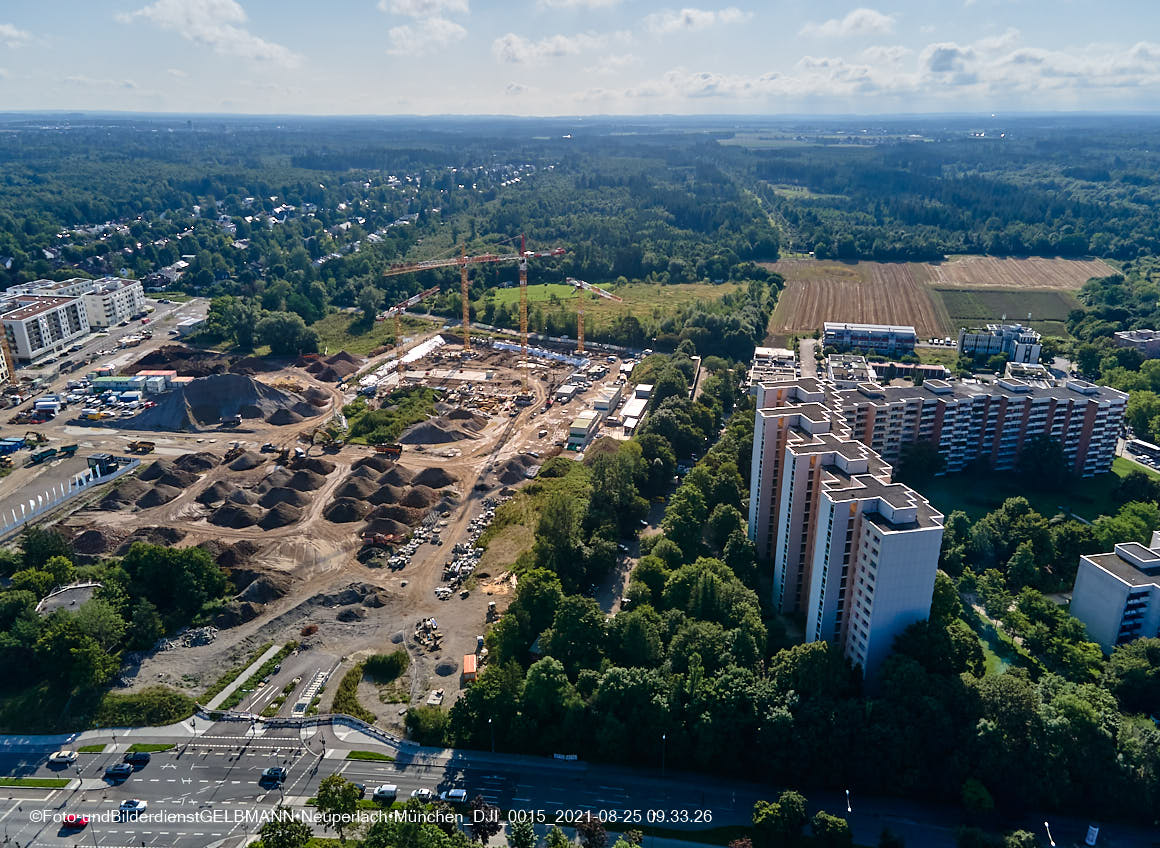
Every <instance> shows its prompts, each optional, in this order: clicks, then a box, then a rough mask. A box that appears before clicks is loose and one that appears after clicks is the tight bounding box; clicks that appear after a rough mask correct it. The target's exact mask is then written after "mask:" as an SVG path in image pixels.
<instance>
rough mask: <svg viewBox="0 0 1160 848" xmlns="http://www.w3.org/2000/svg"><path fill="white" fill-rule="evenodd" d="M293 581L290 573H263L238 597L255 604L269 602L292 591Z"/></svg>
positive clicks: (240, 599)
mask: <svg viewBox="0 0 1160 848" xmlns="http://www.w3.org/2000/svg"><path fill="white" fill-rule="evenodd" d="M231 576H232V575H231ZM291 582H292V581H291V578H290V575H288V574H282V573H280V572H273V573H265V574H261V575H259V576H258V577H257V578H255V579H254V580H253V581H251V582H250V584H249V585H248V586H246V588H245V590H244V591H243V592H241V593H240V594H239V595H238V598H237V599H238V600H239V601H249V602H250V603H253V604H268V603H270V601H276V600H278V598H280V597H282V596H283V595H285V594H286V593H287V592H288V591H290V584H291ZM235 585H236V584H235Z"/></svg>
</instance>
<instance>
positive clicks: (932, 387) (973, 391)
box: [835, 380, 1128, 407]
mask: <svg viewBox="0 0 1160 848" xmlns="http://www.w3.org/2000/svg"><path fill="white" fill-rule="evenodd" d="M1005 382H1008V383H1011V382H1012V381H1010V380H1007V381H1005ZM1069 384H1071V385H1074V386H1075V387H1076V388H1070V387H1069ZM873 389H874V394H875V395H877V396H878V398H880V399H881V402H882V403H903V402H905V401H907V400H912V399H913V400H930V399H932V398H936V397H937V398H942V399H944V400H950V399H952V398H954V399H959V400H964V399H969V398H976V397H983V396H987V395H990V396H992V397H1008V398H1025V397H1036V398H1054V399H1056V400H1064V401H1066V400H1081V399H1084V398H1092V399H1099V400H1100V401H1103V402H1108V401H1114V400H1120V401H1123V402H1125V403H1126V402H1127V398H1128V396H1127V395H1126V394H1125V393H1124V392H1121V391H1118V390H1117V389H1112V388H1108V387H1107V386H1097V385H1094V384H1091V383H1084V382H1082V381H1078V380H1069V381H1067V382H1066V383H1060V384H1057V385H1054V386H1051V385H1045V384H1042V383H1023V384H1021V385H1019V386H1018V390H1012V389H1009V388H1005V387H1004V386H1002V385H1001V384H1000V383H998V382H995V383H964V382H961V381H958V380H938V381H931V380H928V381H926V382H925V383H923V385H921V386H878V385H875V386H874V387H873ZM1077 389H1078V390H1077ZM835 394H836V395H837V396H838V399H839V400H840V401H841V403H842V406H843V407H845V406H853V405H855V404H859V403H864V402H865V401H866V400H867V393H866V392H861V391H859V390H858V389H838V390H836V392H835Z"/></svg>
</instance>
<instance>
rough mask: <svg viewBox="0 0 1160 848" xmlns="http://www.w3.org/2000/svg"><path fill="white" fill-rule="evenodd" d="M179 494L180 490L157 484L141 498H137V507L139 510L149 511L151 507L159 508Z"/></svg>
mask: <svg viewBox="0 0 1160 848" xmlns="http://www.w3.org/2000/svg"><path fill="white" fill-rule="evenodd" d="M180 494H181V489H179V488H177V487H176V486H167V485H165V484H164V483H158V484H157V485H156V486H154V487H153V488H151V489H150V490H149V491H147V492H145V494H143V495H141V497H139V498H137V506H139V507H141V509H150V508H151V507H155V506H161V505H162V504H167V503H169V502H170V501H171V500H173V499H174V498H176V497H177V496H178V495H180Z"/></svg>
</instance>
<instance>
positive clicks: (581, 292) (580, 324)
mask: <svg viewBox="0 0 1160 848" xmlns="http://www.w3.org/2000/svg"><path fill="white" fill-rule="evenodd" d="M566 282H567V283H568V285H570V286H574V287H575V288H576V352H577V353H584V301H586V300H588V295H587V292H592V293H593V294H595V295H597V296H599V297H602V298H604V299H605V300H614V301H616V302H617V303H624V298H621V297H617V296H616V295H614V294H613V293H612V292H607V291H605V290H604V289H602V288H600V286H594V285H592V283H586V282H584V281H583V280H577V279H575V278H574V277H568V278H567V279H566Z"/></svg>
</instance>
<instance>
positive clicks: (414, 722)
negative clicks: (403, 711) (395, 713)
mask: <svg viewBox="0 0 1160 848" xmlns="http://www.w3.org/2000/svg"><path fill="white" fill-rule="evenodd" d="M406 726H407V736H409V737H410V738H411V739H413V740H415V741H416V742H418V743H419V744H420V745H430V746H433V747H440V748H441V747H443V746H444V745H445V744H446V742H447V713H446V712H445V711H444V710H442V709H440V708H439V707H428V706H418V707H411V708H410V709H408V710H407V716H406Z"/></svg>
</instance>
